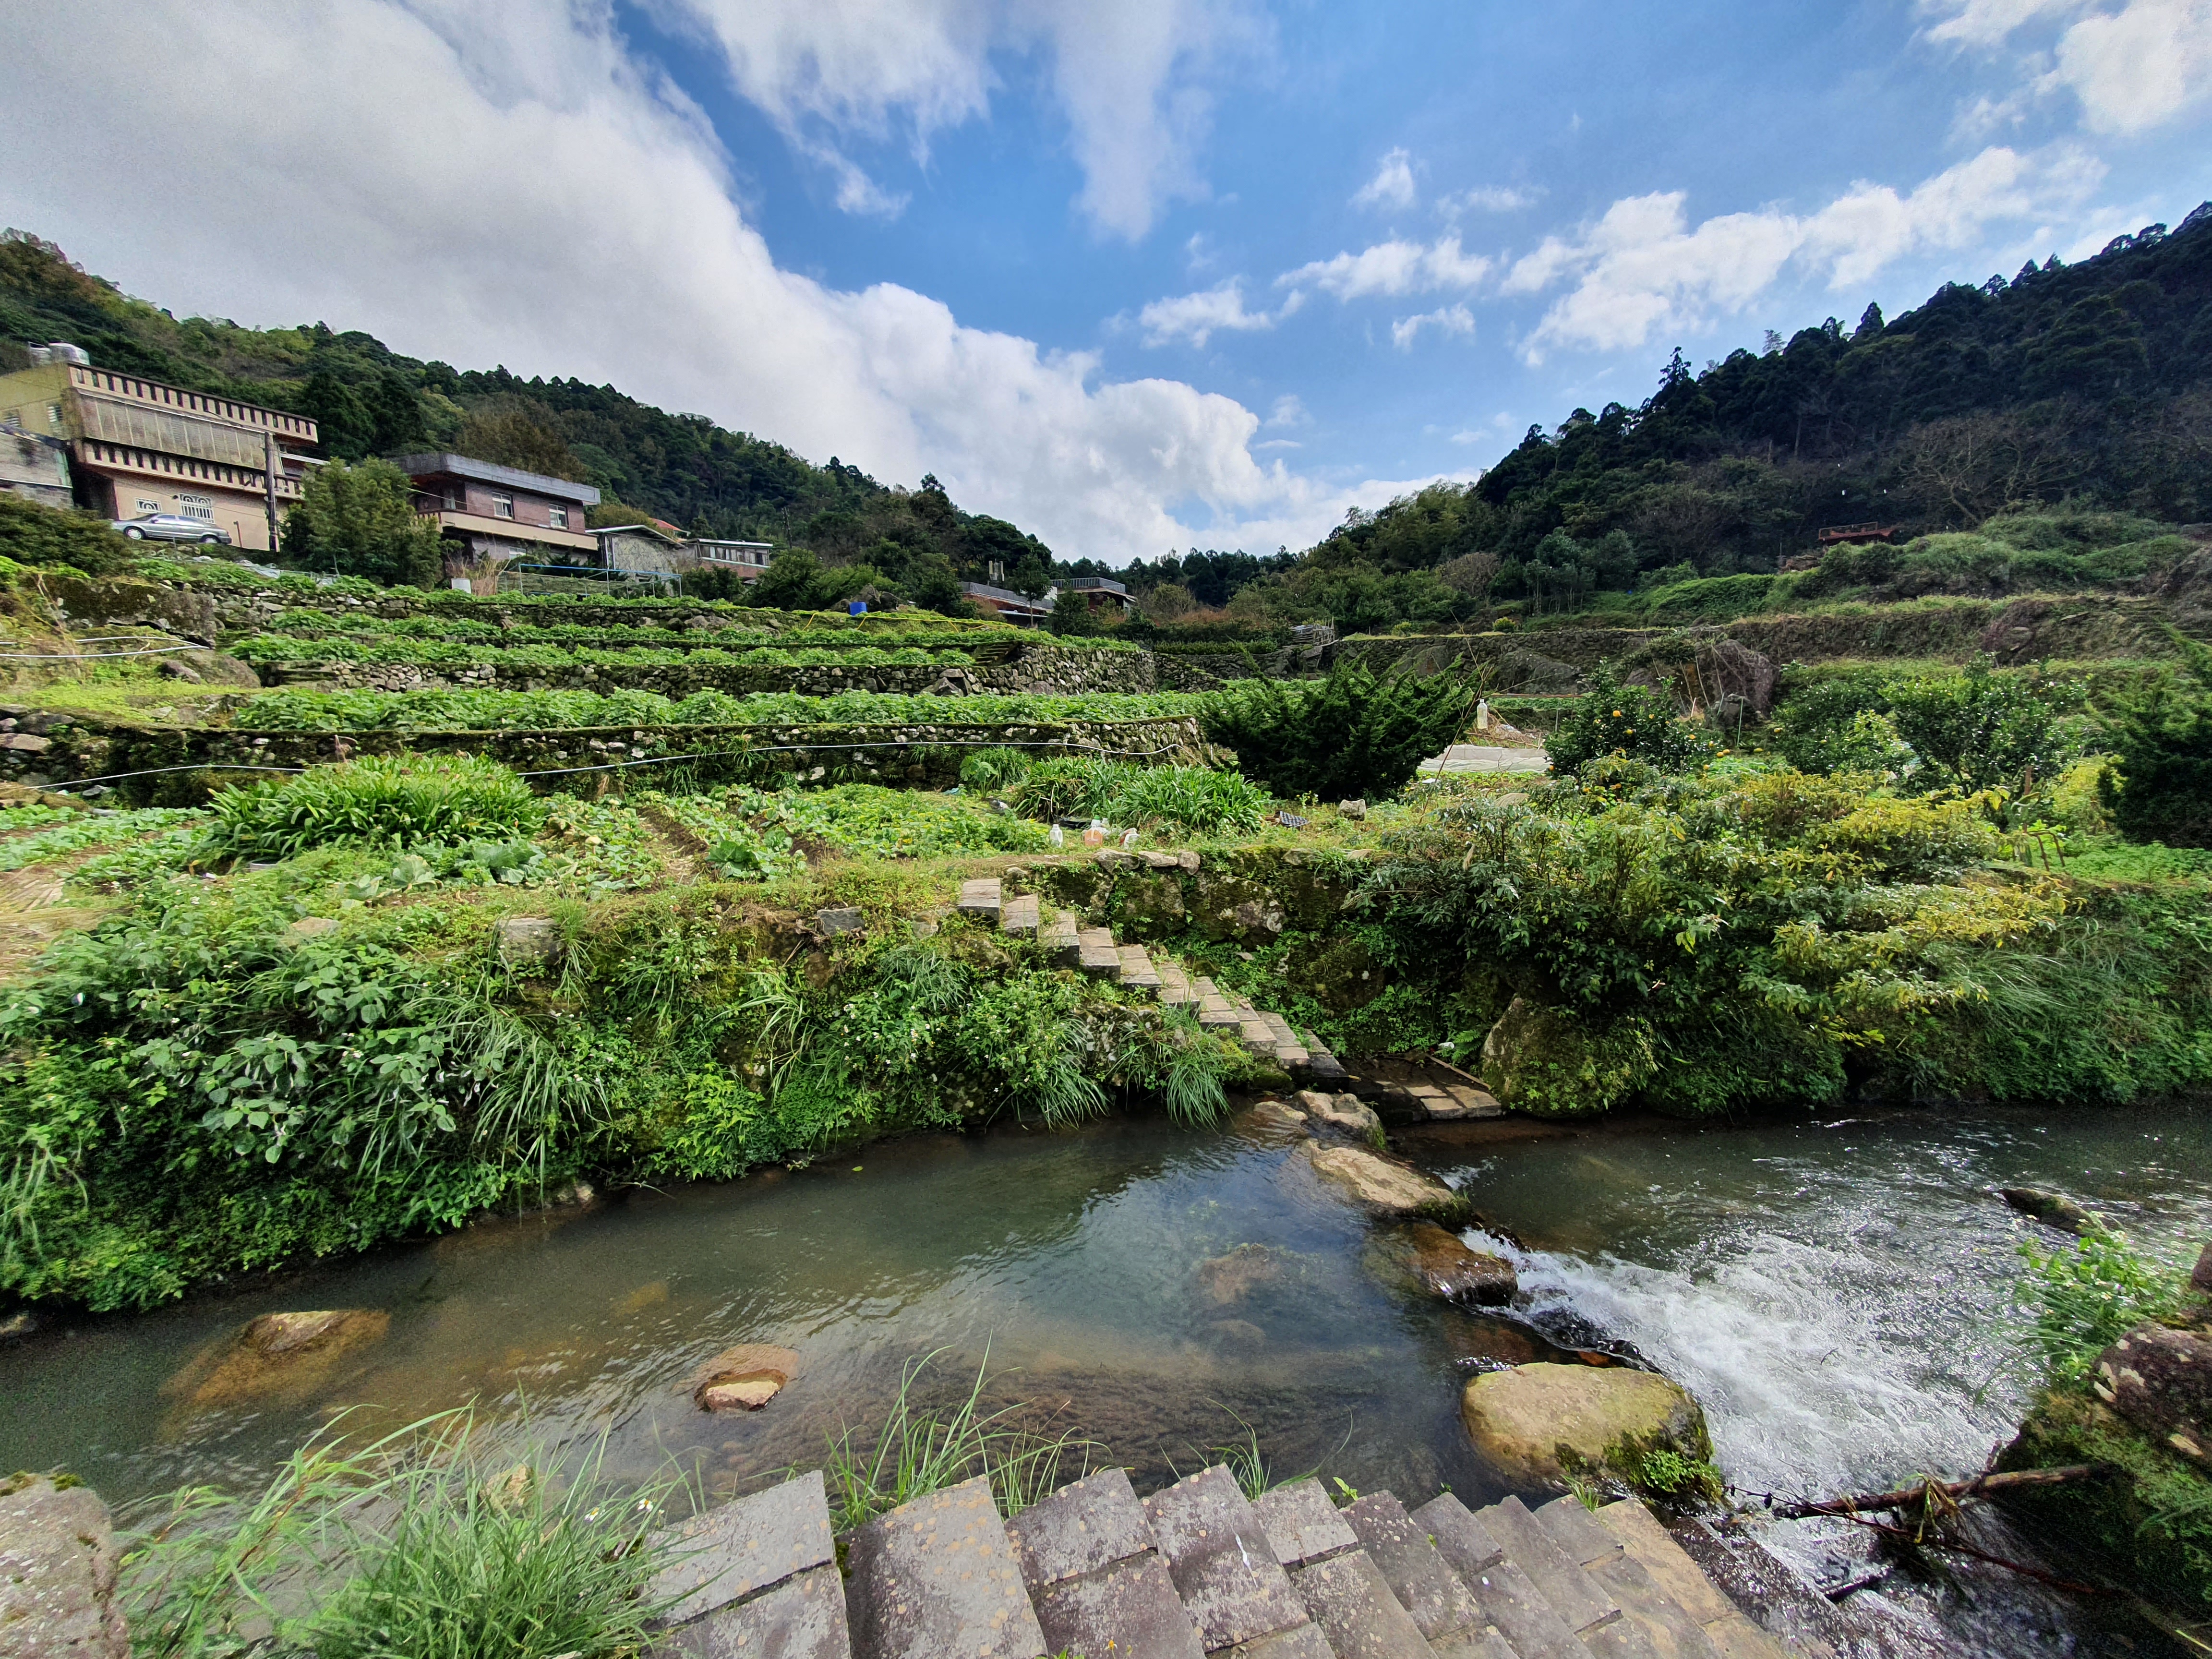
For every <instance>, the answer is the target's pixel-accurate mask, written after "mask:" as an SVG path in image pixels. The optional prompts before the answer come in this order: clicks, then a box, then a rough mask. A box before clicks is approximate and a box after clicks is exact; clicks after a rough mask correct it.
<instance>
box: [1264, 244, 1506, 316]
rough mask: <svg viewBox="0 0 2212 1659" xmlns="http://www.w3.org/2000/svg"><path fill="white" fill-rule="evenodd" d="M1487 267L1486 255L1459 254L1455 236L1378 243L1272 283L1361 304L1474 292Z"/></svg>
mask: <svg viewBox="0 0 2212 1659" xmlns="http://www.w3.org/2000/svg"><path fill="white" fill-rule="evenodd" d="M1490 266H1491V261H1490V260H1489V258H1486V256H1485V255H1482V254H1480V253H1468V252H1462V249H1461V247H1460V245H1459V237H1458V235H1457V234H1452V235H1449V236H1440V237H1438V238H1437V240H1435V241H1433V242H1427V243H1423V242H1407V241H1400V240H1391V241H1388V242H1377V243H1376V244H1375V246H1372V247H1368V248H1363V249H1361V250H1360V251H1359V252H1357V253H1340V254H1337V255H1336V256H1335V257H1334V258H1328V259H1316V260H1314V261H1312V262H1311V263H1310V264H1303V265H1300V266H1299V267H1298V268H1297V270H1286V271H1285V272H1284V273H1283V274H1282V275H1281V276H1278V277H1277V278H1275V284H1276V286H1277V287H1279V288H1288V287H1291V286H1292V285H1294V284H1297V283H1310V284H1311V285H1312V286H1314V287H1316V288H1317V289H1321V290H1322V292H1323V293H1324V294H1333V295H1335V296H1336V297H1337V298H1338V299H1340V300H1358V299H1364V298H1366V297H1367V296H1368V295H1376V294H1380V295H1389V296H1390V297H1393V298H1395V297H1397V296H1400V295H1407V294H1427V293H1433V292H1435V291H1436V290H1437V289H1469V288H1473V287H1474V285H1475V284H1476V283H1480V281H1481V280H1482V279H1483V277H1484V276H1486V275H1488V274H1489V270H1490Z"/></svg>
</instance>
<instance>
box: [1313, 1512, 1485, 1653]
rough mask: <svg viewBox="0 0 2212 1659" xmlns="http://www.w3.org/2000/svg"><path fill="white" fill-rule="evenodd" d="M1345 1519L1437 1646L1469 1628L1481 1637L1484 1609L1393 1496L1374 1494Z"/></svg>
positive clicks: (1368, 1554)
mask: <svg viewBox="0 0 2212 1659" xmlns="http://www.w3.org/2000/svg"><path fill="white" fill-rule="evenodd" d="M1344 1518H1345V1520H1346V1522H1347V1523H1348V1524H1349V1525H1350V1526H1351V1528H1352V1531H1353V1532H1354V1533H1356V1534H1358V1538H1359V1542H1360V1546H1361V1547H1362V1548H1364V1550H1365V1551H1366V1552H1367V1558H1368V1559H1370V1561H1372V1562H1374V1563H1375V1565H1376V1569H1377V1570H1378V1571H1380V1572H1381V1573H1382V1575H1383V1579H1384V1580H1385V1582H1387V1583H1389V1586H1390V1593H1391V1594H1392V1595H1395V1596H1396V1597H1397V1598H1398V1604H1399V1605H1400V1606H1401V1607H1404V1608H1405V1609H1406V1612H1407V1613H1408V1614H1409V1615H1410V1616H1411V1617H1412V1619H1413V1622H1414V1624H1416V1625H1418V1626H1419V1627H1420V1632H1421V1634H1422V1635H1423V1636H1424V1637H1426V1638H1428V1639H1429V1640H1431V1641H1436V1640H1437V1639H1439V1638H1444V1637H1449V1636H1454V1635H1456V1634H1458V1633H1459V1632H1462V1631H1466V1630H1468V1629H1470V1628H1472V1629H1474V1630H1478V1631H1479V1630H1480V1629H1481V1628H1482V1626H1484V1624H1485V1623H1486V1622H1487V1621H1486V1620H1485V1619H1484V1618H1483V1614H1482V1607H1481V1604H1480V1602H1478V1601H1476V1600H1475V1599H1474V1595H1473V1593H1472V1592H1471V1591H1469V1590H1468V1588H1467V1586H1466V1585H1465V1584H1462V1583H1460V1580H1459V1575H1458V1574H1457V1573H1455V1572H1454V1571H1452V1570H1451V1569H1450V1568H1449V1566H1447V1565H1445V1564H1444V1559H1443V1556H1442V1555H1440V1554H1438V1553H1437V1547H1436V1546H1435V1545H1434V1544H1431V1542H1430V1541H1429V1534H1428V1533H1427V1532H1426V1531H1425V1530H1424V1529H1423V1528H1420V1527H1417V1526H1415V1525H1414V1524H1413V1517H1412V1516H1409V1515H1407V1513H1406V1506H1405V1505H1404V1504H1401V1503H1400V1502H1399V1501H1398V1500H1397V1499H1396V1498H1395V1497H1393V1496H1392V1495H1391V1494H1390V1493H1389V1492H1370V1493H1369V1494H1368V1495H1367V1496H1366V1497H1364V1498H1361V1499H1360V1500H1359V1501H1358V1503H1356V1504H1352V1506H1351V1507H1350V1508H1349V1509H1347V1510H1345V1512H1344Z"/></svg>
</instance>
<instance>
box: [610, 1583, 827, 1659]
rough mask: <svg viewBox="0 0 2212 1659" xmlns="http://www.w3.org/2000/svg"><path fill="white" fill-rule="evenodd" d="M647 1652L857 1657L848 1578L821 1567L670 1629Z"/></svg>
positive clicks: (663, 1658) (738, 1658)
mask: <svg viewBox="0 0 2212 1659" xmlns="http://www.w3.org/2000/svg"><path fill="white" fill-rule="evenodd" d="M852 1652H853V1644H852V1638H851V1636H850V1635H849V1633H848V1631H847V1629H846V1625H845V1583H844V1581H843V1580H842V1579H841V1578H840V1577H838V1576H837V1569H836V1567H835V1566H826V1567H816V1568H814V1569H813V1570H812V1571H810V1572H803V1573H801V1574H799V1577H796V1578H793V1579H791V1580H790V1581H788V1582H787V1583H782V1584H779V1585H777V1586H776V1587H775V1589H771V1590H768V1591H765V1592H763V1594H761V1595H757V1596H755V1597H754V1598H753V1599H752V1600H751V1601H738V1602H733V1603H732V1604H731V1605H729V1606H727V1607H719V1608H717V1609H716V1610H715V1611H714V1612H713V1613H708V1614H707V1615H706V1616H705V1617H703V1618H701V1619H695V1620H692V1621H691V1623H690V1624H688V1625H685V1626H683V1627H682V1628H681V1629H678V1630H672V1631H670V1632H668V1633H667V1634H666V1635H665V1636H663V1637H661V1638H659V1640H657V1641H655V1642H654V1643H653V1645H652V1647H651V1648H649V1649H648V1650H647V1653H648V1654H649V1655H650V1659H677V1656H679V1655H680V1656H683V1659H852Z"/></svg>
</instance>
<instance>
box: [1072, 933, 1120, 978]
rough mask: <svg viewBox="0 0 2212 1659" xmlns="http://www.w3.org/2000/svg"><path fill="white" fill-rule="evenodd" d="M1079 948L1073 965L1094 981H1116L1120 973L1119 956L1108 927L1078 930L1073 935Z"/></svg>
mask: <svg viewBox="0 0 2212 1659" xmlns="http://www.w3.org/2000/svg"><path fill="white" fill-rule="evenodd" d="M1075 939H1076V943H1077V945H1079V947H1080V949H1079V952H1078V954H1077V957H1076V963H1075V965H1076V966H1077V967H1079V968H1080V969H1082V970H1083V971H1084V972H1085V973H1086V974H1089V975H1091V977H1092V978H1094V979H1118V978H1119V977H1120V976H1121V951H1120V950H1119V948H1118V947H1117V946H1116V945H1115V943H1114V933H1113V930H1112V929H1111V928H1109V927H1084V928H1079V929H1078V930H1077V932H1076V935H1075Z"/></svg>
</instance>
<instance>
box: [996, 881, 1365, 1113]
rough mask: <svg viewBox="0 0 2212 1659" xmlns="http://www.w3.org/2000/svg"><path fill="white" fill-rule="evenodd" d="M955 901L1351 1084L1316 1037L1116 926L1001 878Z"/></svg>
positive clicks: (1258, 1046)
mask: <svg viewBox="0 0 2212 1659" xmlns="http://www.w3.org/2000/svg"><path fill="white" fill-rule="evenodd" d="M957 908H958V909H959V911H960V913H961V915H965V916H973V917H975V919H976V920H978V921H990V920H993V919H994V918H995V919H996V921H998V924H999V931H1000V932H1001V933H1014V934H1019V935H1022V936H1024V937H1028V938H1034V939H1036V941H1037V942H1038V943H1039V944H1041V945H1043V946H1044V947H1045V949H1046V950H1047V951H1051V952H1052V953H1053V954H1054V957H1055V958H1056V959H1057V960H1058V961H1059V962H1060V963H1061V964H1062V965H1064V966H1066V967H1069V968H1074V969H1079V970H1081V971H1082V972H1084V973H1085V974H1089V975H1091V976H1092V977H1093V978H1096V979H1103V980H1109V981H1113V982H1114V983H1115V984H1118V985H1124V986H1127V987H1129V988H1130V989H1131V990H1133V991H1137V992H1139V993H1141V994H1144V995H1146V996H1150V997H1154V998H1157V999H1158V1000H1159V1001H1161V1002H1163V1003H1164V1004H1166V1005H1167V1006H1169V1007H1170V1008H1194V1009H1195V1010H1196V1011H1197V1013H1198V1023H1199V1024H1200V1025H1203V1026H1205V1027H1206V1028H1207V1029H1208V1030H1219V1031H1226V1032H1228V1033H1229V1034H1231V1036H1235V1037H1236V1038H1237V1041H1238V1042H1242V1043H1243V1045H1244V1046H1245V1047H1246V1048H1249V1049H1250V1050H1251V1051H1252V1052H1253V1053H1254V1054H1259V1055H1261V1056H1262V1057H1263V1058H1265V1059H1267V1060H1273V1061H1274V1062H1275V1063H1276V1064H1277V1065H1279V1066H1281V1067H1282V1068H1283V1069H1284V1070H1285V1071H1286V1072H1288V1073H1290V1074H1291V1077H1292V1078H1293V1079H1296V1080H1297V1081H1299V1082H1302V1083H1309V1084H1315V1085H1340V1084H1342V1083H1344V1082H1345V1081H1346V1074H1345V1070H1344V1067H1343V1066H1342V1065H1341V1064H1340V1063H1339V1061H1338V1060H1337V1058H1336V1056H1335V1055H1334V1054H1331V1053H1329V1051H1328V1049H1327V1048H1323V1047H1322V1045H1321V1043H1320V1042H1319V1041H1318V1040H1317V1039H1316V1037H1315V1036H1314V1035H1313V1033H1312V1032H1310V1031H1301V1030H1297V1028H1296V1027H1294V1026H1293V1025H1291V1023H1290V1022H1289V1021H1288V1020H1286V1019H1285V1018H1283V1017H1282V1016H1281V1015H1280V1014H1278V1013H1272V1012H1268V1011H1267V1010H1266V1009H1264V1008H1255V1007H1254V1006H1253V1005H1252V1003H1251V1001H1250V1000H1249V999H1247V998H1244V997H1240V996H1237V995H1234V994H1231V993H1228V992H1225V991H1222V990H1221V989H1220V988H1218V987H1217V986H1216V985H1215V984H1214V982H1213V981H1212V980H1210V979H1206V978H1204V977H1202V976H1201V977H1200V978H1196V979H1194V978H1192V977H1191V975H1189V973H1188V971H1187V970H1186V969H1184V968H1183V967H1182V964H1180V963H1176V962H1174V961H1172V960H1170V958H1168V957H1164V956H1154V955H1153V954H1152V952H1151V951H1149V950H1147V949H1146V947H1145V946H1143V945H1135V944H1124V943H1122V942H1121V941H1120V940H1117V939H1115V937H1114V933H1113V930H1112V929H1111V928H1108V927H1084V926H1083V925H1082V923H1081V921H1080V919H1079V917H1078V916H1077V915H1075V913H1074V912H1073V911H1072V910H1060V909H1054V910H1053V911H1051V912H1049V913H1047V912H1046V910H1045V908H1044V907H1043V906H1042V904H1041V903H1040V902H1039V901H1038V899H1037V897H1036V895H1035V894H1034V893H1017V894H1009V893H1007V892H1006V890H1005V887H1004V884H1002V883H1001V881H1000V878H998V877H996V876H986V877H980V878H977V879H975V880H974V881H963V882H962V883H961V884H960V896H959V899H958V900H957Z"/></svg>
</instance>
